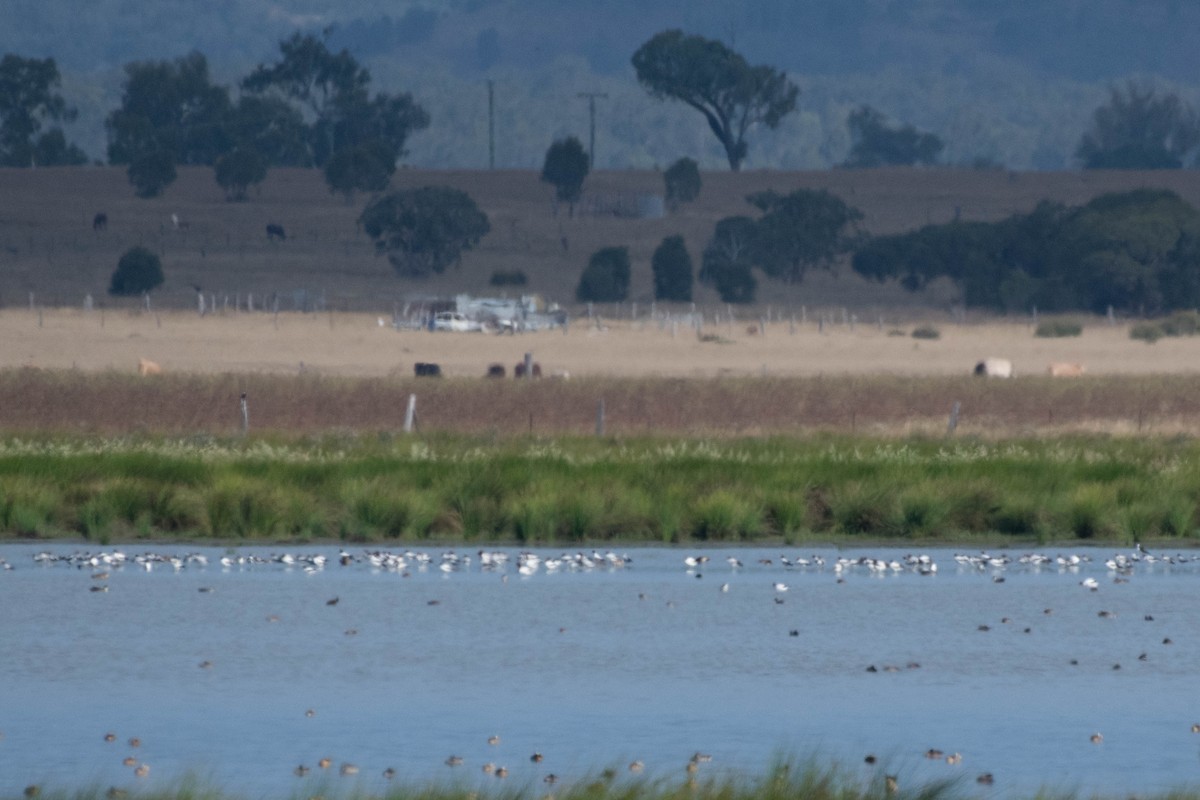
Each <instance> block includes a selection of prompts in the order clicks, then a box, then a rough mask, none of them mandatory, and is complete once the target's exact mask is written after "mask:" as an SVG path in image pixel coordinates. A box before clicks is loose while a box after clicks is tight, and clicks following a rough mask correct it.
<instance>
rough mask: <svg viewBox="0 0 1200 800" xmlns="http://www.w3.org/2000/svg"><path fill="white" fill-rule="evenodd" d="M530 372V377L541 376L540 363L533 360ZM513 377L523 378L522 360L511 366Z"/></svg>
mask: <svg viewBox="0 0 1200 800" xmlns="http://www.w3.org/2000/svg"><path fill="white" fill-rule="evenodd" d="M530 373H531V374H530V377H532V378H540V377H542V365H541V364H539V363H537V362H536V361H535V362H533V369H531V370H530ZM513 377H514V378H524V377H525V362H524V361H518V362H517V365H516V366H515V367H513Z"/></svg>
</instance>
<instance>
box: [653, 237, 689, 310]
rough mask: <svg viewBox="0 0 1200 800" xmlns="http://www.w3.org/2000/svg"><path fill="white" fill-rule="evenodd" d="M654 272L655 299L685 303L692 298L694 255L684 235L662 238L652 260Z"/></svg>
mask: <svg viewBox="0 0 1200 800" xmlns="http://www.w3.org/2000/svg"><path fill="white" fill-rule="evenodd" d="M650 269H651V270H652V271H653V272H654V299H655V300H675V301H679V302H683V303H687V302H690V301H691V299H692V257H691V256H690V255H688V251H687V245H685V244H684V242H683V237H682V236H668V237H667V238H665V239H663V240H662V243H661V244H659V246H658V248H657V249H656V250H655V251H654V256H653V258H652V259H651V260H650Z"/></svg>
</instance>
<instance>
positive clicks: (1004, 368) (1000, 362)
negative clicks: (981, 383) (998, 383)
mask: <svg viewBox="0 0 1200 800" xmlns="http://www.w3.org/2000/svg"><path fill="white" fill-rule="evenodd" d="M975 374H976V375H982V376H984V377H987V378H1011V377H1012V376H1013V365H1012V362H1011V361H1009V360H1008V359H1007V358H985V359H984V360H983V361H980V362H979V363H978V364H976V365H975Z"/></svg>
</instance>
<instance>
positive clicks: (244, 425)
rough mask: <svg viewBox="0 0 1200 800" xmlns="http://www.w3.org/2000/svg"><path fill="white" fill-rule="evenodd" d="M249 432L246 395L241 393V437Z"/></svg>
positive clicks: (248, 409)
mask: <svg viewBox="0 0 1200 800" xmlns="http://www.w3.org/2000/svg"><path fill="white" fill-rule="evenodd" d="M249 430H250V408H249V406H248V405H247V404H246V393H245V392H242V435H243V436H245V435H246V433H247V432H249Z"/></svg>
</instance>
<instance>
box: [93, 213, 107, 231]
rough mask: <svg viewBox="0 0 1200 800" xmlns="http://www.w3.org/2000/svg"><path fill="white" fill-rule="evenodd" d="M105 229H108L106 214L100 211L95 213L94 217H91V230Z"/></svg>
mask: <svg viewBox="0 0 1200 800" xmlns="http://www.w3.org/2000/svg"><path fill="white" fill-rule="evenodd" d="M107 227H108V214H105V213H104V212H103V211H101V212H99V213H97V214H96V216H94V217H92V230H94V231H102V230H104V229H105V228H107Z"/></svg>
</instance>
